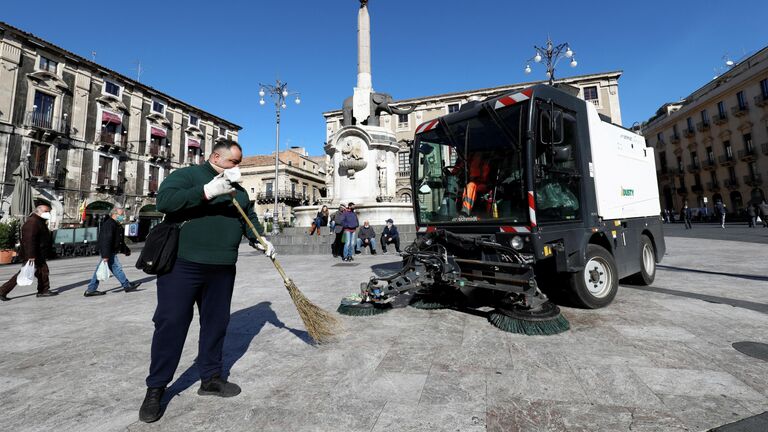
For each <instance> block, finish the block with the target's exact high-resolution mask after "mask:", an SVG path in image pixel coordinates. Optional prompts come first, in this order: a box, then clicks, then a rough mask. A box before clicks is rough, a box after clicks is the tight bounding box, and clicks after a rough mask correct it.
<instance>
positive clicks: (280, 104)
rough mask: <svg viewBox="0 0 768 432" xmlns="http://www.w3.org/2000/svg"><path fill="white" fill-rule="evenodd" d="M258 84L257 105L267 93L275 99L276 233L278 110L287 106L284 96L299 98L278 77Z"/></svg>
mask: <svg viewBox="0 0 768 432" xmlns="http://www.w3.org/2000/svg"><path fill="white" fill-rule="evenodd" d="M259 86H260V87H261V89H260V90H259V105H262V106H263V105H264V104H265V103H266V101H265V100H264V96H267V95H269V97H270V98H272V100H274V101H275V116H276V121H275V185H274V187H273V188H272V191H273V193H274V194H275V208H274V211H273V213H272V215H273V216H272V234H277V233H278V228H277V194H278V185H279V183H278V175H279V172H278V169H279V164H280V159H279V155H280V110H282V109H285V108H288V104H287V103H286V98H287V97H288V96H296V99H295V100H294V102H295V103H296V105H298V104H300V103H301V99H300V98H299V93H298V92H290V91H288V83H286V82H282V81H280V80H279V79H278V80H275V85H271V84H259Z"/></svg>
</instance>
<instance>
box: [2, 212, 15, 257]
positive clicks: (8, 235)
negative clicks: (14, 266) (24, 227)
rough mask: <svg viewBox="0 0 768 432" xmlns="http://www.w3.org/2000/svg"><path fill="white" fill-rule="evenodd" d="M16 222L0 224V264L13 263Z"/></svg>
mask: <svg viewBox="0 0 768 432" xmlns="http://www.w3.org/2000/svg"><path fill="white" fill-rule="evenodd" d="M17 226H18V222H16V221H15V220H11V222H9V223H0V264H10V263H11V262H12V261H13V254H14V248H15V247H16V229H17Z"/></svg>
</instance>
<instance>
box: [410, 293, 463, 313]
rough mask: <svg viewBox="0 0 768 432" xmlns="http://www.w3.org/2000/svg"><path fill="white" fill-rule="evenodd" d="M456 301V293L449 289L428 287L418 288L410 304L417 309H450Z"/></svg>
mask: <svg viewBox="0 0 768 432" xmlns="http://www.w3.org/2000/svg"><path fill="white" fill-rule="evenodd" d="M454 303H455V295H453V294H452V293H451V292H450V291H448V290H442V289H426V288H422V289H419V290H417V291H416V292H415V293H414V295H413V299H412V300H411V302H410V303H409V304H408V305H409V306H411V307H414V308H416V309H424V310H436V309H450V308H452V307H453V305H454Z"/></svg>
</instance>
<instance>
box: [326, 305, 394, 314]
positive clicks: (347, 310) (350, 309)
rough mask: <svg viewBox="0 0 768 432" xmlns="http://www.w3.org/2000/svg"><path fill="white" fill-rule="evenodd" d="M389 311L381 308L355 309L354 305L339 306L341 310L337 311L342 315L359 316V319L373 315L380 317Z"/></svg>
mask: <svg viewBox="0 0 768 432" xmlns="http://www.w3.org/2000/svg"><path fill="white" fill-rule="evenodd" d="M387 311H389V309H388V308H379V307H367V308H362V307H355V306H353V305H345V304H341V305H339V308H338V309H336V312H338V313H340V314H342V315H347V316H358V317H368V316H373V315H379V314H383V313H385V312H387Z"/></svg>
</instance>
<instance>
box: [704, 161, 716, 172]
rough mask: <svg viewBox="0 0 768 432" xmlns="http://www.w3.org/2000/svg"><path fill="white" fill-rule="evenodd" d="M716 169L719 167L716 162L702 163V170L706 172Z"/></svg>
mask: <svg viewBox="0 0 768 432" xmlns="http://www.w3.org/2000/svg"><path fill="white" fill-rule="evenodd" d="M716 167H717V164H716V163H715V161H714V160H709V159H707V160H705V161H704V162H702V163H701V168H702V169H703V170H705V171H710V170H713V169H715V168H716Z"/></svg>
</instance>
